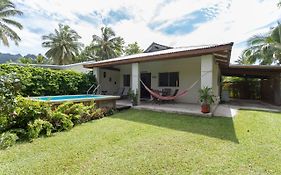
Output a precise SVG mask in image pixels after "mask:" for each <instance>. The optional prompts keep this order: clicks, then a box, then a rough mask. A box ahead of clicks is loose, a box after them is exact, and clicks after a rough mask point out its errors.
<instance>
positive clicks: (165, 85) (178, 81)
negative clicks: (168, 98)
mask: <svg viewBox="0 0 281 175" xmlns="http://www.w3.org/2000/svg"><path fill="white" fill-rule="evenodd" d="M161 74H162V75H161ZM163 74H167V75H166V76H167V77H166V80H167V82H164V83H163V80H161V81H160V78H161V77H162V78H164V76H165V75H163ZM172 74H175V80H174V81H175V83H173V84H172V82H174V81H171V77H172V76H171V75H172ZM179 84H180V75H179V72H159V73H158V86H159V87H179Z"/></svg>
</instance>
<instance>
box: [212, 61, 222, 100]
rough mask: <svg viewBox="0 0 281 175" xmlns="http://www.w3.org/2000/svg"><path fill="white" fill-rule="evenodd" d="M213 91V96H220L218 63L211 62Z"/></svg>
mask: <svg viewBox="0 0 281 175" xmlns="http://www.w3.org/2000/svg"><path fill="white" fill-rule="evenodd" d="M213 92H214V95H215V96H217V97H219V96H220V69H219V65H218V63H214V64H213Z"/></svg>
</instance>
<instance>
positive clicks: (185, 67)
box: [84, 42, 281, 104]
mask: <svg viewBox="0 0 281 175" xmlns="http://www.w3.org/2000/svg"><path fill="white" fill-rule="evenodd" d="M232 46H233V43H232V42H231V43H225V44H217V45H202V46H194V47H180V48H172V47H167V46H163V45H160V44H157V43H152V45H150V46H149V47H148V49H146V50H145V52H144V53H140V54H135V55H130V56H123V57H118V58H112V59H108V60H102V61H97V62H94V63H89V64H84V67H85V68H89V69H93V72H94V74H95V76H96V79H97V81H98V83H99V84H100V93H103V94H116V93H117V92H118V89H120V88H123V87H129V88H130V89H131V90H133V91H135V92H137V93H138V94H140V95H139V99H138V100H140V99H151V95H150V94H149V92H148V91H147V90H146V89H145V88H144V86H143V85H142V84H141V83H140V80H142V81H143V82H144V84H145V85H146V86H148V87H149V88H150V89H154V90H161V89H167V88H168V89H171V90H172V91H175V90H176V89H178V90H179V91H181V90H186V89H188V88H189V87H190V86H191V85H193V84H194V83H195V85H194V86H193V87H192V88H191V89H189V91H188V94H187V95H185V96H182V97H180V98H178V99H176V101H177V102H181V103H199V93H198V90H199V89H200V88H203V87H206V86H208V87H210V88H212V89H213V92H214V95H216V96H217V97H218V100H217V102H219V101H220V97H221V85H222V83H221V81H222V80H221V79H222V78H221V77H222V75H227V76H247V75H248V74H250V73H251V74H252V75H253V74H255V72H256V74H255V75H256V76H258V75H260V74H264V78H267V79H272V78H273V79H274V81H270V82H273V83H274V88H273V90H272V92H274V95H273V96H272V98H275V99H274V100H273V101H274V102H276V103H275V104H278V100H280V98H281V95H280V94H281V89H280V75H281V68H280V66H279V67H278V68H275V69H273V68H272V69H271V68H269V69H266V70H265V71H264V70H263V72H262V73H261V72H258V71H260V69H257V68H254V67H242V66H240V67H239V66H236V67H235V66H231V65H230V64H229V61H230V56H231V50H232ZM261 71H262V70H261ZM264 72H266V73H264ZM278 83H279V86H277V84H278ZM268 86H273V85H271V84H270V85H268Z"/></svg>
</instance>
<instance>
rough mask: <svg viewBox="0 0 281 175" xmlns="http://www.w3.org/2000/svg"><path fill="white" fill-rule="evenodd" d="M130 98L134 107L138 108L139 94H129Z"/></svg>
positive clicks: (132, 92)
mask: <svg viewBox="0 0 281 175" xmlns="http://www.w3.org/2000/svg"><path fill="white" fill-rule="evenodd" d="M129 98H130V99H131V102H132V105H133V106H137V105H138V93H135V92H134V91H130V92H129Z"/></svg>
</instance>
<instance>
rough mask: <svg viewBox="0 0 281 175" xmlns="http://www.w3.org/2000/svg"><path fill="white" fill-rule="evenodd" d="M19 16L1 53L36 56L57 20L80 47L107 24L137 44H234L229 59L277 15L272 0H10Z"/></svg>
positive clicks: (273, 21) (127, 40) (274, 0)
mask: <svg viewBox="0 0 281 175" xmlns="http://www.w3.org/2000/svg"><path fill="white" fill-rule="evenodd" d="M14 2H15V4H16V6H17V8H18V9H20V10H21V11H23V12H24V15H23V16H21V17H17V18H16V19H17V20H18V21H19V22H21V23H22V24H23V26H24V29H23V30H21V31H18V33H19V35H20V37H21V38H22V42H20V45H19V47H17V46H15V45H13V44H12V45H11V46H10V48H7V47H4V46H1V48H0V52H4V53H7V52H9V53H21V54H27V53H32V54H38V53H43V54H44V53H45V52H46V49H45V48H42V47H41V43H42V39H41V37H42V35H46V34H49V33H50V32H53V31H54V29H55V28H57V27H58V24H59V23H63V24H68V25H70V27H72V28H73V29H75V30H76V31H77V32H78V33H79V35H80V36H81V37H82V39H81V42H83V43H84V44H85V45H87V44H89V43H90V41H91V36H92V35H93V34H100V27H101V26H103V25H107V26H110V27H112V28H113V29H114V31H115V32H116V33H117V35H120V36H122V37H123V38H124V39H125V41H126V42H127V43H131V42H134V41H137V42H138V43H139V44H140V45H141V47H142V48H146V47H147V46H148V45H149V44H150V43H152V42H157V43H161V44H164V45H168V46H173V47H177V46H190V45H205V44H216V43H225V42H234V43H235V45H234V48H233V52H232V59H231V61H232V62H234V61H235V60H236V59H237V58H238V56H239V55H240V53H241V51H242V50H243V49H244V48H245V47H246V40H247V39H248V38H249V37H251V36H253V35H255V34H260V33H264V32H267V31H268V30H269V28H270V27H273V26H276V24H277V20H280V18H281V13H280V12H281V9H278V8H277V7H276V4H277V0H246V1H245V0H212V1H210V0H154V1H150V0H142V1H134V0H118V1H116V0H103V1H100V0H93V1H89V0H79V1H77V0H67V1H64V0H40V1H38V0H14Z"/></svg>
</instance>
